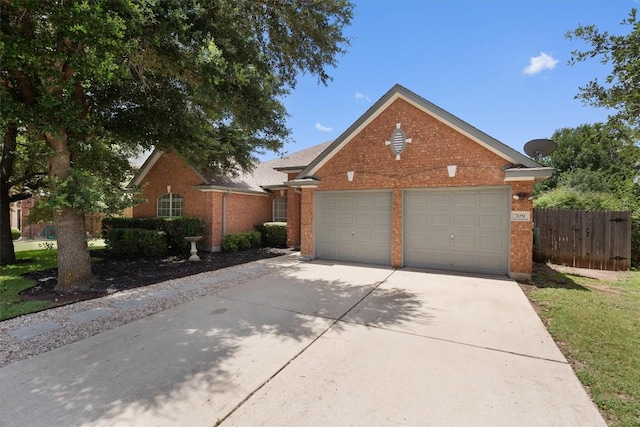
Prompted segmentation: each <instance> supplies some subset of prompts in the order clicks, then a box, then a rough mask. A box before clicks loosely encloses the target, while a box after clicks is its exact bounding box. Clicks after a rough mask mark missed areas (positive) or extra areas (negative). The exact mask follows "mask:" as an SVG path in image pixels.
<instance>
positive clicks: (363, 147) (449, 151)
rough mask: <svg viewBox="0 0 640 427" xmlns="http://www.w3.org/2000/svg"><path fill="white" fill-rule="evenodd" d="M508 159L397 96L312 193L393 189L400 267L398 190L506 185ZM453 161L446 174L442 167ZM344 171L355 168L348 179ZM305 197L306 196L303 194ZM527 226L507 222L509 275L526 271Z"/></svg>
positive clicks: (306, 231) (306, 229)
mask: <svg viewBox="0 0 640 427" xmlns="http://www.w3.org/2000/svg"><path fill="white" fill-rule="evenodd" d="M396 123H400V125H401V129H402V130H403V131H404V132H405V135H406V137H407V138H411V139H412V142H411V143H407V144H406V147H405V150H404V152H403V153H402V154H401V155H400V160H396V157H395V155H394V154H393V153H392V152H391V149H390V147H389V145H385V141H388V140H389V139H390V137H391V134H392V132H393V130H394V129H395V128H396ZM508 163H509V162H508V161H507V160H505V159H503V158H502V157H500V156H498V155H497V154H494V153H493V152H491V151H489V150H488V149H486V148H484V147H482V146H481V145H480V144H478V143H477V142H475V141H473V140H471V139H470V138H468V137H466V136H465V135H463V134H461V133H459V132H457V131H456V130H454V129H452V128H450V127H448V126H446V125H444V124H443V123H441V122H440V121H438V120H436V119H434V118H433V117H431V116H430V115H429V114H427V113H424V112H423V111H421V110H419V109H418V108H416V107H414V106H413V105H411V104H410V103H408V102H406V101H404V100H402V99H398V100H396V101H395V102H394V103H392V104H391V105H390V106H388V107H387V109H385V110H384V111H383V112H382V113H381V114H380V115H378V116H377V117H376V118H375V119H373V120H372V121H371V122H370V123H369V124H368V125H367V126H366V127H365V128H364V129H362V130H361V131H360V132H359V133H358V134H357V135H355V136H354V137H353V138H352V139H351V140H350V141H349V142H348V143H347V144H346V145H345V146H344V147H343V148H342V149H341V150H340V151H339V152H337V153H336V154H335V155H334V156H333V157H332V158H331V159H330V160H329V161H328V162H327V163H326V164H325V165H323V166H322V167H321V168H320V169H319V170H318V171H317V173H316V176H317V177H318V178H319V179H320V183H319V185H318V187H317V189H316V190H315V191H333V190H366V189H393V206H392V208H393V224H392V233H393V235H392V245H393V246H392V265H393V266H394V267H400V266H401V265H402V189H404V188H416V187H470V186H471V187H472V186H508V185H509V183H505V182H504V172H503V171H502V170H501V168H502V167H503V166H505V165H507V164H508ZM453 164H455V165H457V171H456V176H455V177H453V178H450V177H449V176H448V173H447V165H453ZM347 171H354V172H355V174H354V179H353V181H352V182H349V181H348V179H347V173H346V172H347ZM532 185H533V182H527V183H517V184H514V185H513V189H514V190H513V191H515V192H517V191H532ZM309 194H311V192H310V191H307V192H306V193H305V190H304V189H303V197H302V209H303V214H302V221H301V222H302V242H301V250H302V254H303V255H305V256H311V255H312V254H313V244H312V242H309V241H307V240H308V239H311V240H312V238H313V236H312V232H313V210H312V208H313V198H312V197H309V196H308V195H309ZM305 195H307V197H306V198H305ZM512 208H513V209H514V210H531V202H528V201H518V202H515V201H514V205H513V206H512ZM531 239H532V235H531V224H530V223H528V224H527V223H517V224H512V229H511V260H510V268H511V272H513V273H524V274H530V273H531V245H530V242H531Z"/></svg>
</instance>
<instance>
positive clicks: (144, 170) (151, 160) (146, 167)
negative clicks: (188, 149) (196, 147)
mask: <svg viewBox="0 0 640 427" xmlns="http://www.w3.org/2000/svg"><path fill="white" fill-rule="evenodd" d="M172 151H173V153H174V154H175V155H176V156H178V157H180V159H182V161H184V162H185V163H186V164H187V166H188V167H189V169H191V171H192V172H193V173H195V174H196V176H197V177H198V178H199V179H201V180H202V182H204V183H208V182H209V181H208V180H207V179H206V178H205V177H204V175H202V174H201V173H200V171H198V170H197V169H196V168H194V167H193V166H192V165H191V164H190V163H188V162H187V161H186V160H185V159H184V158H183V157H182V156H181V155H180V153H178V152H177V151H176V150H172ZM163 154H164V151H161V150H158V149H157V148H156V149H154V150H153V152H152V153H151V154H150V155H149V157H147V160H145V162H144V163H143V164H142V167H141V168H140V170H139V171H138V173H137V174H136V176H134V177H133V179H132V180H131V182H130V183H129V184H128V185H127V188H133V187H139V186H140V184H142V181H144V178H145V177H146V176H147V174H148V173H149V172H150V171H151V169H152V168H153V167H154V166H155V164H156V163H157V162H158V160H160V158H161V157H162V155H163Z"/></svg>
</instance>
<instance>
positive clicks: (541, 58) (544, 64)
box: [524, 52, 558, 76]
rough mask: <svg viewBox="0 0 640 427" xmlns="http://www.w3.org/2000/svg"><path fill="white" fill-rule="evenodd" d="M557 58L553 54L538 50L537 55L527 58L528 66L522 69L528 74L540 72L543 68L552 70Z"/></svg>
mask: <svg viewBox="0 0 640 427" xmlns="http://www.w3.org/2000/svg"><path fill="white" fill-rule="evenodd" d="M557 63H558V60H557V59H555V58H554V57H553V56H551V55H548V54H546V53H544V52H540V55H538V56H532V57H531V59H529V66H528V67H527V68H525V69H524V73H525V74H526V75H528V76H532V75H534V74H538V73H541V72H542V71H544V70H552V69H554V68H555V67H556V64H557Z"/></svg>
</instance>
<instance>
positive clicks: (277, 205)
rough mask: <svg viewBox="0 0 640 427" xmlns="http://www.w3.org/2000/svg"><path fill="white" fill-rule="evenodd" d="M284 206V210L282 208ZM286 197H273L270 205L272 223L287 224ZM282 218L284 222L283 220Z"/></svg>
mask: <svg viewBox="0 0 640 427" xmlns="http://www.w3.org/2000/svg"><path fill="white" fill-rule="evenodd" d="M282 205H284V208H283V206H282ZM287 210H288V201H287V196H279V197H274V198H273V202H272V205H271V219H272V220H273V222H287V217H288V212H287ZM283 218H284V220H283Z"/></svg>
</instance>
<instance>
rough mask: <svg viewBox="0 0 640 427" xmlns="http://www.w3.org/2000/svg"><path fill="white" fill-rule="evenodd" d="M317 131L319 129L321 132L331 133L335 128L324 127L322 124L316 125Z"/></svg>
mask: <svg viewBox="0 0 640 427" xmlns="http://www.w3.org/2000/svg"><path fill="white" fill-rule="evenodd" d="M316 129H318V130H319V131H320V132H331V131H332V130H333V128H329V127H326V126H322V124H321V123H320V122H318V123H316Z"/></svg>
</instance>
